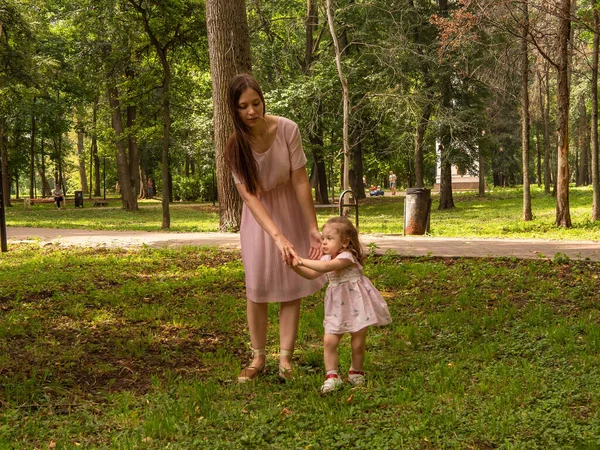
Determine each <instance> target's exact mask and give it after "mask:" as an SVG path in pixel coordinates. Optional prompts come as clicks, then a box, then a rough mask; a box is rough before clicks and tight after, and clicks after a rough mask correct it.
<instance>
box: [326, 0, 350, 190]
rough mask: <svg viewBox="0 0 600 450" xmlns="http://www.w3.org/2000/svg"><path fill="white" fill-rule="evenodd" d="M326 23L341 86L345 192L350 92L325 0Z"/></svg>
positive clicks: (330, 13)
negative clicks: (331, 40)
mask: <svg viewBox="0 0 600 450" xmlns="http://www.w3.org/2000/svg"><path fill="white" fill-rule="evenodd" d="M327 21H328V23H329V32H330V33H331V39H333V48H334V51H335V65H336V67H337V72H338V77H339V79H340V83H341V85H342V101H343V115H344V117H343V127H342V142H343V148H344V174H343V180H344V182H343V190H346V189H349V188H350V176H349V175H350V174H349V172H350V141H349V136H348V129H349V125H350V92H349V89H348V80H347V79H346V77H345V76H344V72H343V70H342V54H341V51H340V45H339V42H338V38H337V34H336V32H335V23H334V15H333V7H332V5H331V0H327Z"/></svg>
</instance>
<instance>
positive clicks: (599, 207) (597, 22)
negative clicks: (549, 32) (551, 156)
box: [591, 0, 600, 222]
mask: <svg viewBox="0 0 600 450" xmlns="http://www.w3.org/2000/svg"><path fill="white" fill-rule="evenodd" d="M598 9H600V0H595V1H594V3H593V10H594V12H593V14H594V44H593V51H592V130H591V141H592V188H593V202H592V221H594V222H595V221H597V220H600V179H599V178H600V177H599V172H598V145H599V144H598V52H599V51H600V48H599V47H600V45H599V44H600V13H599V12H598Z"/></svg>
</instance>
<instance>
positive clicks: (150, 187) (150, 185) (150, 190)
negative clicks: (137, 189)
mask: <svg viewBox="0 0 600 450" xmlns="http://www.w3.org/2000/svg"><path fill="white" fill-rule="evenodd" d="M152 197H154V181H152V178H148V198H152Z"/></svg>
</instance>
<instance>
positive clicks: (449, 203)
mask: <svg viewBox="0 0 600 450" xmlns="http://www.w3.org/2000/svg"><path fill="white" fill-rule="evenodd" d="M445 153H446V150H444V149H441V154H442V155H443V154H445ZM441 164H442V173H441V180H440V204H439V206H438V209H450V208H454V198H453V197H452V165H451V164H450V162H449V161H444V160H442V163H441Z"/></svg>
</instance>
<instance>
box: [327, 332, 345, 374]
mask: <svg viewBox="0 0 600 450" xmlns="http://www.w3.org/2000/svg"><path fill="white" fill-rule="evenodd" d="M342 336H343V334H326V335H325V337H324V338H323V359H324V361H325V371H327V372H329V371H331V370H335V371H337V370H338V344H339V343H340V339H342Z"/></svg>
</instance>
